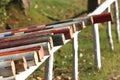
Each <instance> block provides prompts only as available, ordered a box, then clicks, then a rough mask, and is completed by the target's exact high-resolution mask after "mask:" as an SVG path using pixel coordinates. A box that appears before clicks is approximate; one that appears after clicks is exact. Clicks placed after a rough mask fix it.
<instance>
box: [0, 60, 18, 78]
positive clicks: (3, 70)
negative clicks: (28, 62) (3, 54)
mask: <svg viewBox="0 0 120 80" xmlns="http://www.w3.org/2000/svg"><path fill="white" fill-rule="evenodd" d="M15 74H16V70H15V64H14V62H13V61H4V62H0V76H3V77H9V76H14V75H15Z"/></svg>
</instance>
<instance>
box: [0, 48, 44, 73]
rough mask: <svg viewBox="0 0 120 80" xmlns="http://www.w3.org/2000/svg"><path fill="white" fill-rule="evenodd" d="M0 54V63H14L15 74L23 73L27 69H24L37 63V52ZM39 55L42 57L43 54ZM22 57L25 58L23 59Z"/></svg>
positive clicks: (20, 51)
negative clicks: (9, 61)
mask: <svg viewBox="0 0 120 80" xmlns="http://www.w3.org/2000/svg"><path fill="white" fill-rule="evenodd" d="M0 54H2V56H0V61H6V60H13V61H14V62H15V65H16V71H17V72H21V71H25V70H26V69H27V68H26V67H30V66H35V65H37V64H38V61H39V59H38V53H37V51H29V50H28V51H24V50H23V51H22V50H19V51H18V52H17V51H15V52H14V51H10V52H4V53H0ZM41 54H42V55H43V53H41ZM22 57H25V59H24V58H22ZM25 60H26V62H25ZM19 65H21V67H20V68H21V69H20V68H19ZM25 66H26V67H25ZM19 69H20V70H19Z"/></svg>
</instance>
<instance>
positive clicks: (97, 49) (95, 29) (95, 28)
mask: <svg viewBox="0 0 120 80" xmlns="http://www.w3.org/2000/svg"><path fill="white" fill-rule="evenodd" d="M93 34H94V55H95V57H94V58H95V67H97V68H98V69H101V54H100V41H99V30H98V24H94V26H93Z"/></svg>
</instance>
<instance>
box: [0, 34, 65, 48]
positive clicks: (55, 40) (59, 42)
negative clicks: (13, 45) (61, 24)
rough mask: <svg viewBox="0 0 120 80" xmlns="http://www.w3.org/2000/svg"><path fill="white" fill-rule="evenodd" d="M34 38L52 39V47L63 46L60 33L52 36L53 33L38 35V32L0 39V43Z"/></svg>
mask: <svg viewBox="0 0 120 80" xmlns="http://www.w3.org/2000/svg"><path fill="white" fill-rule="evenodd" d="M35 37H41V38H42V37H52V40H53V45H54V46H59V45H63V44H64V42H65V38H64V34H62V33H61V34H55V35H53V33H49V34H46V33H43V34H39V33H38V32H32V33H29V34H24V35H19V36H11V37H5V38H3V39H1V40H0V42H9V41H17V40H20V39H31V38H35Z"/></svg>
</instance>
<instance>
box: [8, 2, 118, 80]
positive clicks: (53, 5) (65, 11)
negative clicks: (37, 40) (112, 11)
mask: <svg viewBox="0 0 120 80" xmlns="http://www.w3.org/2000/svg"><path fill="white" fill-rule="evenodd" d="M86 1H87V0H84V1H83V0H31V7H30V8H29V9H28V16H27V17H26V16H24V15H22V13H21V12H20V11H19V10H16V9H15V8H14V6H11V7H12V9H11V10H10V11H9V12H10V13H11V16H10V19H9V20H8V22H9V23H11V25H13V24H14V25H13V26H14V27H19V26H29V25H38V24H45V23H50V22H55V21H60V20H66V19H70V18H75V17H78V16H84V15H86V10H87V4H86ZM16 8H17V7H16ZM12 12H14V16H13V15H12V14H13V13H12ZM17 15H19V16H17ZM92 29H93V28H92V26H88V27H87V28H86V29H84V30H82V31H81V32H80V33H79V55H78V57H79V79H80V80H120V54H119V52H120V48H119V45H120V44H119V43H118V42H117V40H116V33H115V25H114V24H113V25H112V36H113V41H114V46H115V50H114V51H113V52H111V51H110V47H109V44H108V38H107V32H106V23H104V24H102V25H101V24H100V27H99V31H100V47H101V59H102V69H101V70H97V69H95V67H94V47H93V30H92ZM54 57H55V59H54V70H53V71H54V76H53V77H54V79H53V80H71V76H72V73H71V72H72V45H71V42H69V43H67V44H66V45H64V46H63V47H62V48H61V49H60V50H58V51H57V52H56V53H55V55H54ZM43 75H44V64H42V65H41V66H40V67H39V68H38V69H37V70H36V71H35V72H34V73H33V74H32V75H31V76H30V77H29V78H28V79H27V80H41V79H40V78H42V77H43Z"/></svg>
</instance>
